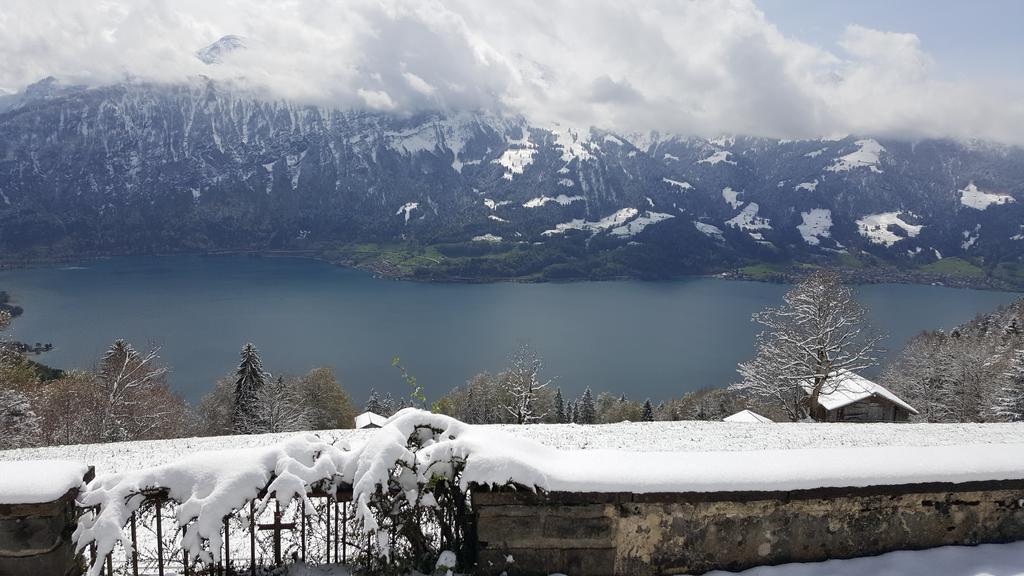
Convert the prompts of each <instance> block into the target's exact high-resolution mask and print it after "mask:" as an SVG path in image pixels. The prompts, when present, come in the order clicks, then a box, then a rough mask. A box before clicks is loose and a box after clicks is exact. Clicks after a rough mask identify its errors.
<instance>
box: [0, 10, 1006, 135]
mask: <svg viewBox="0 0 1024 576" xmlns="http://www.w3.org/2000/svg"><path fill="white" fill-rule="evenodd" d="M226 34H239V35H243V36H245V37H246V39H247V42H246V43H247V45H248V48H247V49H246V50H243V51H236V52H232V53H231V54H229V55H228V56H227V57H225V58H223V61H222V63H221V64H219V65H217V66H212V67H211V66H206V65H204V64H203V63H202V62H200V61H199V60H198V59H196V58H195V56H194V51H195V50H197V49H199V48H201V47H203V46H205V45H207V44H209V43H210V42H213V41H214V40H216V39H217V38H219V37H221V36H223V35H226ZM837 40H838V47H839V48H838V50H837V51H828V50H825V49H822V48H820V47H815V46H812V45H809V44H807V43H804V42H801V41H800V40H798V39H795V38H792V37H788V36H785V35H784V34H782V33H781V32H780V31H779V30H778V29H777V28H776V27H775V26H774V25H772V23H771V22H769V21H768V20H767V19H766V18H765V16H764V14H763V13H762V12H761V11H760V10H758V9H757V7H756V5H755V4H754V2H753V1H752V0H702V1H699V2H678V1H675V0H649V1H647V0H645V1H642V2H641V1H637V2H635V3H631V4H627V3H624V2H620V1H615V0H586V1H585V2H584V1H582V0H520V1H517V2H503V3H497V2H487V3H483V2H479V1H477V0H445V1H442V0H348V1H347V2H344V3H338V2H330V1H328V0H289V1H280V0H245V1H242V0H222V1H220V2H209V1H208V0H173V1H172V0H103V1H101V2H90V3H83V2H79V1H77V0H48V1H47V2H38V1H37V0H4V9H3V10H0V60H2V61H3V62H4V66H0V88H6V89H9V90H16V89H20V88H22V87H24V86H25V85H26V84H28V83H30V82H33V81H35V80H38V79H40V78H42V77H45V76H48V75H51V74H52V75H55V76H57V77H59V78H62V79H65V80H66V81H69V82H84V83H90V84H99V83H105V82H110V81H114V80H117V79H120V78H123V77H124V76H125V75H131V76H134V77H139V78H144V79H153V80H160V81H178V80H181V79H183V78H186V77H189V76H195V75H199V74H205V75H207V76H213V77H217V78H231V79H234V80H236V81H238V82H244V83H247V84H249V85H251V86H254V87H258V88H261V89H267V90H270V91H271V92H272V93H273V94H274V95H276V96H280V97H285V98H293V99H298V100H303V101H308V102H311V103H316V104H329V105H336V106H340V107H348V106H358V107H368V108H373V109H378V110H396V111H412V110H419V109H431V108H443V109H488V108H490V109H501V110H506V111H513V112H521V113H523V114H525V115H527V116H528V117H530V118H531V119H533V120H535V121H538V122H553V121H559V122H561V123H562V124H563V125H575V126H579V127H588V126H591V125H596V126H601V127H605V128H610V129H615V130H620V131H636V130H647V129H658V130H661V131H663V132H666V131H670V132H679V133H697V134H707V135H715V134H721V133H723V132H727V133H745V134H755V135H764V136H774V137H780V138H800V137H815V136H820V135H828V134H836V133H854V134H871V135H879V136H907V137H921V136H952V137H981V138H990V139H995V140H1001V141H1006V142H1014V143H1021V142H1022V139H1024V131H1021V130H1020V129H1019V128H1020V127H1021V126H1024V98H1021V97H1020V94H1012V93H1010V92H1009V91H1008V90H1006V89H1005V87H1002V88H1003V89H1000V87H995V86H989V85H985V84H974V83H971V82H969V81H956V82H953V81H948V80H942V79H939V78H938V76H937V75H936V74H935V72H934V69H935V67H936V66H935V63H934V62H933V61H932V59H931V58H930V57H929V55H928V54H927V53H926V52H925V51H924V50H923V49H922V47H921V43H920V41H919V39H918V38H917V36H915V35H914V34H912V33H895V32H886V31H879V30H872V29H868V28H864V27H861V26H850V27H849V28H847V30H846V31H845V33H844V34H843V36H842V37H841V38H838V39H837Z"/></svg>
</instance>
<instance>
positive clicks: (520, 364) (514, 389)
mask: <svg viewBox="0 0 1024 576" xmlns="http://www.w3.org/2000/svg"><path fill="white" fill-rule="evenodd" d="M542 365H543V363H542V361H541V358H540V356H538V355H537V353H536V352H534V351H533V350H531V349H530V346H529V344H523V345H521V346H520V347H519V349H518V350H516V352H515V353H514V354H512V365H511V366H510V367H509V369H508V370H507V371H506V372H505V378H504V383H505V385H506V386H507V387H508V390H509V392H510V393H511V396H512V397H511V402H509V403H508V404H506V405H505V410H507V411H508V413H509V415H511V416H512V420H513V421H514V422H515V423H516V424H532V423H534V422H538V421H540V420H541V419H542V418H544V416H546V415H547V413H546V412H543V413H539V414H538V401H537V399H538V396H539V394H540V391H541V390H543V389H544V388H546V387H547V386H548V384H550V383H551V380H548V381H547V382H544V383H543V384H542V383H541V382H540V370H541V367H542Z"/></svg>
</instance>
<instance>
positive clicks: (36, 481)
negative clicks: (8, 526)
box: [0, 460, 89, 504]
mask: <svg viewBox="0 0 1024 576" xmlns="http://www.w3.org/2000/svg"><path fill="white" fill-rule="evenodd" d="M88 471H89V466H87V465H85V464H82V463H81V462H70V461H67V460H27V461H22V462H17V461H9V462H0V504H42V503H44V502H53V501H54V500H57V499H58V498H60V497H61V496H63V495H65V494H67V493H68V490H71V489H72V488H79V487H80V486H82V480H83V479H84V477H85V474H86V473H87V472H88Z"/></svg>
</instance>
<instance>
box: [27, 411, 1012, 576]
mask: <svg viewBox="0 0 1024 576" xmlns="http://www.w3.org/2000/svg"><path fill="white" fill-rule="evenodd" d="M725 424H726V425H727V426H733V427H735V424H728V423H725ZM805 426H806V427H808V428H814V432H818V429H819V426H817V425H805ZM890 426H892V425H890ZM769 428H775V426H771V427H769ZM890 430H891V428H890ZM890 434H891V432H890ZM411 437H416V438H418V442H417V444H418V445H419V446H420V449H419V450H418V451H416V452H413V451H412V450H411V448H410V446H411V444H410V438H411ZM1021 453H1024V443H1022V444H975V445H970V444H968V445H959V446H928V447H911V446H887V447H869V448H827V449H809V448H797V449H790V450H761V451H733V452H692V453H688V454H686V455H685V456H684V457H680V455H679V454H677V453H671V452H634V451H619V450H600V449H599V450H558V449H555V448H552V447H550V446H544V445H541V444H538V443H536V442H533V441H530V440H528V439H526V438H523V437H517V436H515V435H512V434H508V433H506V432H503V431H501V430H498V429H495V428H494V427H488V426H471V425H467V424H464V423H462V422H459V421H457V420H455V419H453V418H450V417H448V416H443V415H439V414H432V413H429V412H424V411H421V410H416V409H410V408H407V409H404V410H402V411H400V412H398V413H397V414H396V415H394V416H392V417H391V418H389V419H388V421H387V423H386V425H385V426H384V427H383V428H380V429H378V430H377V431H375V432H374V433H372V434H369V435H368V436H367V437H366V440H365V441H364V442H361V443H346V442H341V443H327V442H325V441H324V439H322V438H318V437H316V436H314V435H311V434H303V435H294V436H292V437H290V438H289V439H287V440H286V441H284V442H282V443H280V444H275V445H271V446H264V447H257V448H244V449H234V450H224V451H219V452H201V453H197V454H192V455H190V456H187V457H185V458H182V459H180V460H177V461H175V462H171V463H169V464H165V465H163V466H156V467H149V468H144V469H142V470H137V471H130V472H122V473H116V474H105V475H101V476H98V477H97V478H96V479H95V480H93V481H92V482H91V483H90V484H89V486H88V487H87V489H86V490H85V491H84V492H83V493H82V495H81V496H80V498H79V500H80V502H81V505H82V506H83V507H85V508H89V509H90V511H89V512H87V513H86V514H85V515H83V517H82V519H81V520H80V521H79V523H78V527H77V528H76V530H75V535H74V539H75V545H76V549H78V550H82V549H84V548H85V547H87V546H89V545H90V544H92V543H95V544H96V548H97V555H96V557H97V558H103V557H105V556H106V555H107V554H108V553H109V552H110V551H111V550H112V549H113V548H114V546H115V545H116V543H117V542H118V541H119V540H124V536H123V529H124V526H125V524H126V523H127V522H128V519H129V518H130V517H131V515H132V514H133V513H134V512H135V511H136V510H137V509H138V508H139V506H141V505H142V503H143V502H144V500H145V497H144V495H143V494H142V492H143V491H145V490H148V489H164V490H166V491H167V495H168V497H169V498H170V499H172V500H174V501H175V502H177V503H178V504H179V507H178V511H177V513H176V520H177V522H178V524H179V525H180V526H187V527H188V530H186V531H184V533H183V536H182V547H183V548H185V549H186V550H187V551H188V552H189V553H190V554H191V555H193V557H195V558H197V559H198V560H200V561H202V562H204V563H211V562H217V561H219V560H220V558H219V556H220V550H221V537H222V531H221V526H222V523H223V519H224V517H225V516H227V515H229V514H230V513H232V511H234V510H237V509H240V508H242V507H243V506H244V505H245V504H246V502H248V501H255V500H256V499H258V498H259V495H260V493H261V492H264V491H265V493H266V496H264V497H263V499H262V500H260V503H259V507H258V510H259V511H262V509H263V507H264V506H266V504H267V502H268V500H269V498H271V497H276V498H277V499H278V501H280V502H281V504H282V505H283V506H285V507H287V506H288V505H289V504H290V502H291V501H293V500H294V501H298V502H299V503H300V504H301V505H302V506H304V507H305V510H306V512H307V513H312V512H313V509H312V502H311V501H310V500H309V496H308V492H309V490H310V489H311V487H312V486H313V485H316V484H318V483H327V484H328V485H330V486H331V487H330V488H329V489H330V490H332V491H333V489H334V488H333V487H336V486H339V485H341V484H348V485H350V486H352V495H353V502H354V504H355V508H356V516H357V518H358V519H359V520H360V521H361V522H362V527H363V530H364V531H365V532H367V533H370V532H373V531H375V530H376V529H377V525H376V523H375V520H374V517H373V514H372V513H371V511H370V508H369V502H370V498H371V496H372V495H373V494H374V493H375V492H376V490H377V489H378V486H381V485H386V483H388V482H389V481H390V480H391V479H392V478H393V474H392V470H394V469H395V467H396V465H397V463H398V462H404V463H406V466H405V467H404V469H403V472H402V474H403V486H404V485H405V483H406V481H408V483H409V485H423V486H425V485H427V484H428V482H429V481H430V480H431V478H433V477H436V476H441V477H447V478H450V479H452V480H453V481H454V480H455V479H456V478H455V477H453V471H454V468H453V465H454V462H455V461H456V460H457V461H460V462H462V463H463V464H464V467H463V469H462V471H461V475H460V476H459V477H458V482H459V483H460V485H461V486H462V487H463V488H464V489H465V488H466V487H468V486H470V485H496V486H503V485H507V484H509V483H515V484H517V485H520V486H525V487H529V488H535V489H540V490H545V491H566V492H632V493H652V492H719V491H746V490H755V491H788V490H801V489H813V488H821V487H863V486H877V485H898V484H912V483H921V482H968V481H983V480H1007V479H1022V478H1024V461H1021V459H1020V458H1019V457H1018V456H1019V455H1020V454H1021ZM413 462H415V463H416V464H415V466H412V465H411V463H413ZM808 462H813V463H814V465H813V466H807V463H808ZM850 462H856V463H857V465H856V466H851V465H850ZM11 466H12V467H15V468H17V467H19V466H29V467H31V464H25V463H21V462H18V463H12V464H11ZM405 475H411V476H415V478H412V477H410V478H405ZM413 483H415V484H413ZM101 570H102V562H97V563H94V564H93V565H92V566H91V567H90V570H89V574H90V576H96V575H98V574H99V572H100V571H101Z"/></svg>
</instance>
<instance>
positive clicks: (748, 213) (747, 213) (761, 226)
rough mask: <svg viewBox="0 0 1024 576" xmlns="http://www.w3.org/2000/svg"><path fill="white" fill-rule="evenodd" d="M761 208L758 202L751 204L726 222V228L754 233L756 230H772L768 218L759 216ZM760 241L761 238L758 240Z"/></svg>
mask: <svg viewBox="0 0 1024 576" xmlns="http://www.w3.org/2000/svg"><path fill="white" fill-rule="evenodd" d="M759 209H760V206H758V205H757V202H751V203H750V204H747V206H746V207H745V208H744V209H743V211H741V212H740V213H739V214H737V215H736V216H735V217H733V218H730V219H729V220H726V221H725V225H726V226H731V227H733V228H739V229H740V230H746V231H748V232H749V231H754V230H771V229H772V225H771V222H770V221H769V220H768V219H767V218H762V217H760V216H758V215H757V212H758V210H759ZM757 239H758V240H760V238H757Z"/></svg>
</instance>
